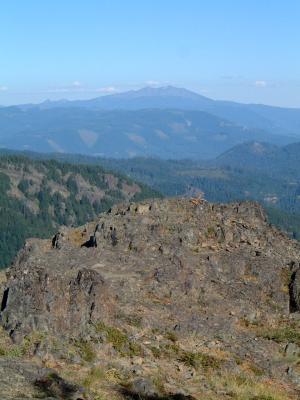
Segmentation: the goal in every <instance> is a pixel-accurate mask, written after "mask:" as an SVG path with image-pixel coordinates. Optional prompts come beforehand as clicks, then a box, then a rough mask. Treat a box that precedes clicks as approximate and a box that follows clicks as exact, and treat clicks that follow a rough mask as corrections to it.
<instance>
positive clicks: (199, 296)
mask: <svg viewBox="0 0 300 400" xmlns="http://www.w3.org/2000/svg"><path fill="white" fill-rule="evenodd" d="M299 259H300V248H299V245H298V244H297V243H296V242H294V241H291V240H289V239H287V238H286V237H285V236H284V235H283V234H281V233H280V232H278V231H276V230H275V229H274V228H272V227H270V226H269V224H268V222H267V221H266V218H265V215H264V213H263V211H262V209H261V207H260V206H259V205H257V204H255V203H248V202H246V203H234V204H230V205H213V204H209V203H207V202H205V201H200V200H199V201H198V200H197V201H194V200H193V201H191V200H188V199H171V200H159V201H158V200H153V201H151V202H147V203H141V204H131V205H129V206H128V205H124V206H116V207H114V208H113V209H112V210H110V212H108V213H106V214H102V215H100V216H99V219H98V220H97V221H95V222H93V223H89V224H88V225H86V226H84V227H81V228H76V229H64V230H62V231H61V232H60V233H58V234H57V235H56V236H55V237H54V238H53V239H52V240H31V241H29V242H28V243H27V244H26V246H25V247H24V249H23V250H22V251H21V252H20V254H19V256H18V257H17V259H16V261H15V263H14V265H13V266H12V267H11V268H10V270H9V272H8V275H9V276H8V283H7V286H6V289H5V292H4V296H3V301H2V312H1V317H2V324H3V326H4V327H5V329H7V330H8V331H9V332H10V333H11V336H12V337H13V338H14V339H15V340H18V339H19V338H22V337H24V335H26V334H27V333H29V332H31V331H33V330H37V331H49V332H52V333H54V334H56V335H64V336H76V335H82V334H85V333H86V332H88V331H89V329H90V327H92V326H93V325H94V324H95V323H97V322H99V321H106V322H109V323H110V324H112V325H114V324H118V318H119V317H118V316H120V315H126V316H131V317H133V316H138V317H139V318H140V320H141V323H142V325H143V326H145V327H147V328H157V327H159V328H163V329H171V330H175V331H176V332H177V334H178V335H183V336H184V335H186V334H190V333H192V332H195V333H201V334H203V335H210V334H212V333H213V334H214V335H215V334H216V332H217V333H218V332H219V333H220V335H223V336H226V335H227V336H230V335H237V331H236V329H237V328H236V319H237V318H250V319H251V318H254V319H255V317H256V316H257V315H259V316H260V318H272V314H273V313H278V312H280V313H281V314H288V313H289V311H290V310H289V307H290V300H291V299H290V293H291V292H292V290H290V292H289V290H288V284H289V282H287V281H286V279H285V278H284V276H286V275H287V274H286V273H287V272H288V271H289V270H290V268H293V269H294V270H295V268H296V267H295V265H298V264H297V263H298V260H299ZM291 265H292V266H293V267H290V266H291ZM294 282H296V280H294ZM297 282H298V281H297ZM291 285H292V283H291ZM293 293H296V296H298V292H297V290H296V289H294V292H293ZM297 298H298V297H297ZM298 303H299V301H298ZM298 303H297V304H298Z"/></svg>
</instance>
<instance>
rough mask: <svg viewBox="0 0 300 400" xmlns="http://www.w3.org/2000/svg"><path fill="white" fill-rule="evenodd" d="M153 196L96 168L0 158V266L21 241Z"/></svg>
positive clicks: (9, 260) (130, 181)
mask: <svg viewBox="0 0 300 400" xmlns="http://www.w3.org/2000/svg"><path fill="white" fill-rule="evenodd" d="M157 196H159V194H158V193H157V192H155V191H153V190H151V189H149V188H148V187H146V186H144V185H142V184H137V183H135V182H133V181H132V180H130V179H128V178H126V177H124V176H122V175H120V174H116V173H111V172H107V171H105V170H104V169H103V168H102V167H99V166H85V165H70V164H66V163H58V162H56V161H53V160H49V161H46V160H45V161H42V160H41V161H38V160H30V159H28V158H25V157H21V156H12V155H11V156H5V155H2V156H1V157H0V226H1V230H0V267H1V268H3V267H5V266H7V265H8V264H9V263H10V262H11V260H12V258H13V257H14V256H15V254H16V252H17V251H18V250H19V249H20V247H21V246H22V245H23V243H24V240H25V239H26V238H27V237H32V236H34V237H48V236H49V235H50V234H52V233H53V232H55V230H56V229H57V227H58V226H59V225H81V224H84V223H86V222H87V221H90V220H92V219H93V218H95V216H96V215H97V214H99V213H100V212H102V211H105V210H107V209H109V208H110V207H111V206H112V205H113V204H115V203H117V202H121V201H124V200H140V199H144V198H149V197H157Z"/></svg>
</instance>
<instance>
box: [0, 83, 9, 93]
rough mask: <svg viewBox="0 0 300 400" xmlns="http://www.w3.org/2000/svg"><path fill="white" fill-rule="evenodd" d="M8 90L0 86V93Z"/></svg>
mask: <svg viewBox="0 0 300 400" xmlns="http://www.w3.org/2000/svg"><path fill="white" fill-rule="evenodd" d="M7 90H8V87H7V86H4V85H0V92H6V91H7Z"/></svg>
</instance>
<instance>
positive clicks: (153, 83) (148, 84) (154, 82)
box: [145, 80, 161, 86]
mask: <svg viewBox="0 0 300 400" xmlns="http://www.w3.org/2000/svg"><path fill="white" fill-rule="evenodd" d="M145 84H146V85H147V86H159V85H161V82H159V81H153V80H150V81H146V82H145Z"/></svg>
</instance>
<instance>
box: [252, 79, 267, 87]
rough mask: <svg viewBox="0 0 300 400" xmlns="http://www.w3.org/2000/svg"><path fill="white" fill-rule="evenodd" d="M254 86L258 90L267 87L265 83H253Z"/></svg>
mask: <svg viewBox="0 0 300 400" xmlns="http://www.w3.org/2000/svg"><path fill="white" fill-rule="evenodd" d="M254 85H255V86H256V87H258V88H264V87H266V86H267V82H266V81H255V82H254Z"/></svg>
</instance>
